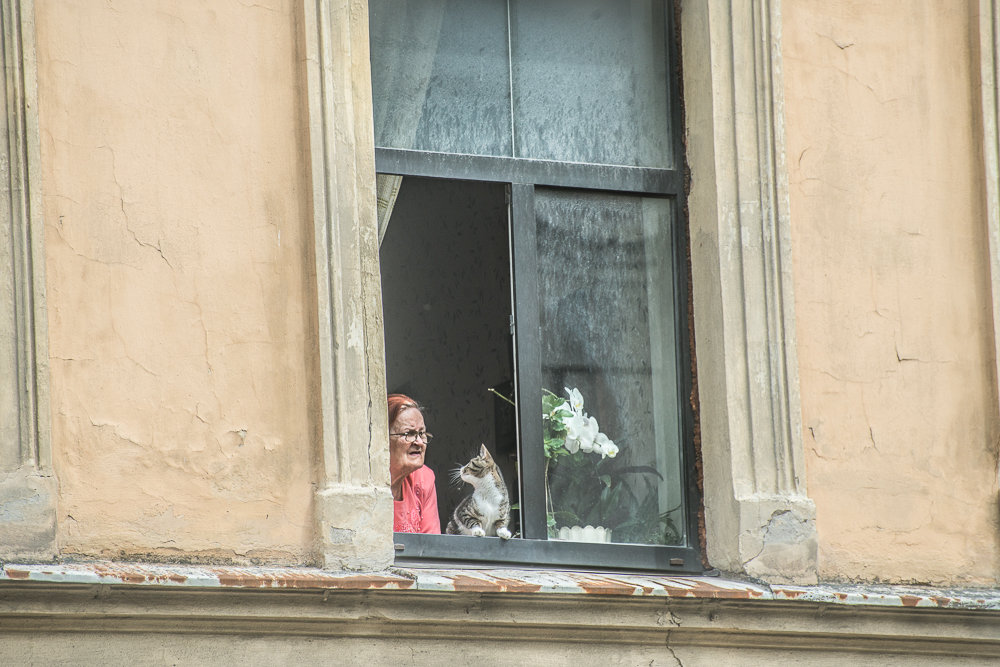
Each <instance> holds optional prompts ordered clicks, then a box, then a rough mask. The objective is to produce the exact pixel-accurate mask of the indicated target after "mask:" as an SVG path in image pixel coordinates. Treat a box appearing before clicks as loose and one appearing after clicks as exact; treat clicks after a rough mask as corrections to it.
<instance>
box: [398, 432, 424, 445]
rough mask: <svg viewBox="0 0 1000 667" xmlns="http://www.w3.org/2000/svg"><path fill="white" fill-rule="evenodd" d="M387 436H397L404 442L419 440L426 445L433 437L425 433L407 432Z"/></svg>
mask: <svg viewBox="0 0 1000 667" xmlns="http://www.w3.org/2000/svg"><path fill="white" fill-rule="evenodd" d="M389 435H395V436H398V437H400V438H402V439H403V440H405V441H406V442H416V441H417V439H420V440H423V441H424V442H425V443H427V444H428V445H429V444H430V443H431V440H432V439H433V438H434V436H433V435H431V434H430V433H428V432H427V431H407V432H405V433H390V434H389Z"/></svg>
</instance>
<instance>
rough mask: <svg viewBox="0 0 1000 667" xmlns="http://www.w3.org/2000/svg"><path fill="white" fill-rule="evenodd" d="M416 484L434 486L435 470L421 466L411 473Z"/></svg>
mask: <svg viewBox="0 0 1000 667" xmlns="http://www.w3.org/2000/svg"><path fill="white" fill-rule="evenodd" d="M410 477H411V478H412V479H413V484H414V486H434V471H433V470H431V469H430V468H428V467H427V466H421V467H419V468H417V469H416V470H414V471H413V472H411V473H410Z"/></svg>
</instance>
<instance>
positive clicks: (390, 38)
mask: <svg viewBox="0 0 1000 667" xmlns="http://www.w3.org/2000/svg"><path fill="white" fill-rule="evenodd" d="M369 11H370V17H371V18H370V21H371V52H372V87H373V90H372V95H373V102H374V106H375V145H376V146H383V147H386V148H409V149H415V150H424V151H437V152H442V153H469V154H473V155H498V156H509V155H510V154H511V123H510V65H509V58H508V55H507V5H506V3H505V2H497V1H496V0H452V1H450V2H446V1H445V0H421V1H415V0H408V1H407V0H370V3H369Z"/></svg>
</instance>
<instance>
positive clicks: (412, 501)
mask: <svg viewBox="0 0 1000 667" xmlns="http://www.w3.org/2000/svg"><path fill="white" fill-rule="evenodd" d="M392 504H393V520H392V529H393V530H394V531H396V532H397V533H440V532H441V519H440V518H439V517H438V501H437V491H436V490H435V489H434V471H432V470H431V469H430V468H428V467H427V466H424V467H422V468H417V469H416V470H414V471H413V472H411V473H410V474H409V475H407V476H406V477H404V478H403V499H402V500H394V501H393V503H392Z"/></svg>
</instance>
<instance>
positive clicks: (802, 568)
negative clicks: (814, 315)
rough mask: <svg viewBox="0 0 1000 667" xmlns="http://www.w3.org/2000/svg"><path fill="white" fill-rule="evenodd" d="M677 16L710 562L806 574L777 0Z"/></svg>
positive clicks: (811, 560) (805, 501) (753, 572)
mask: <svg viewBox="0 0 1000 667" xmlns="http://www.w3.org/2000/svg"><path fill="white" fill-rule="evenodd" d="M681 20H682V32H681V34H682V42H683V45H682V46H683V56H682V61H683V70H684V90H685V113H686V119H685V122H686V130H687V139H688V141H687V148H688V154H687V156H688V163H689V165H690V167H691V176H692V187H691V191H690V194H689V199H688V207H689V216H690V217H689V224H690V229H691V246H692V247H691V256H692V273H693V285H694V312H695V340H696V346H695V347H696V350H697V359H698V385H699V392H700V407H701V411H700V420H701V447H702V459H703V463H704V470H705V484H704V488H705V491H704V497H705V512H706V532H707V534H706V539H707V550H708V558H709V560H710V562H711V563H712V565H714V566H716V567H719V568H721V569H723V570H726V571H731V572H738V573H743V574H747V575H750V576H754V577H759V578H761V579H764V580H767V581H785V582H795V583H812V582H815V581H816V576H817V574H816V551H817V543H816V528H815V507H814V505H813V503H812V501H811V500H810V499H809V498H808V496H807V494H806V485H805V469H804V454H803V443H802V416H801V405H800V400H799V389H798V362H797V357H796V342H795V313H794V299H793V293H792V262H791V240H790V236H791V235H790V221H789V211H788V192H787V176H786V168H785V146H784V130H783V123H784V115H783V90H782V83H781V76H782V74H781V5H780V0H760V1H751V0H689V1H687V2H685V3H684V7H683V10H682V12H681Z"/></svg>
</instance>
